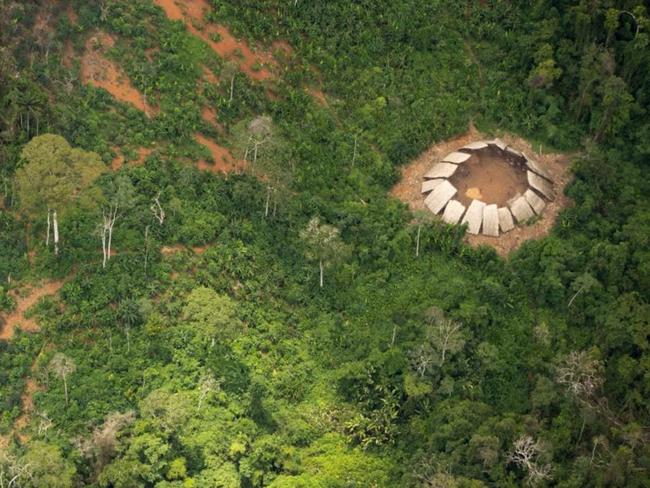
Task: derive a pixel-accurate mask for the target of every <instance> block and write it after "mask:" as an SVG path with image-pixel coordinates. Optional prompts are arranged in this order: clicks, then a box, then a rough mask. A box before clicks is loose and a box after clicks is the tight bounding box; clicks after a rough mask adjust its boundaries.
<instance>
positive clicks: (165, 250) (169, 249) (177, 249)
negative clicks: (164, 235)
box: [160, 244, 210, 256]
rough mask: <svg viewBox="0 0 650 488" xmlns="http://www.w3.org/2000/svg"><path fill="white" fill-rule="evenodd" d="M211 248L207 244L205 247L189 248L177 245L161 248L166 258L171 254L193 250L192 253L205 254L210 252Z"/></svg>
mask: <svg viewBox="0 0 650 488" xmlns="http://www.w3.org/2000/svg"><path fill="white" fill-rule="evenodd" d="M209 247H210V246H208V245H207V244H206V245H204V246H193V247H190V248H188V247H186V246H184V245H183V244H176V245H174V246H163V247H161V248H160V253H161V254H163V255H165V256H168V255H170V254H176V253H178V252H182V251H187V250H188V249H191V250H192V252H194V253H195V254H203V253H204V252H205V251H207V250H208V248H209Z"/></svg>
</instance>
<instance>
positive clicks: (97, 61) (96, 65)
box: [81, 32, 158, 116]
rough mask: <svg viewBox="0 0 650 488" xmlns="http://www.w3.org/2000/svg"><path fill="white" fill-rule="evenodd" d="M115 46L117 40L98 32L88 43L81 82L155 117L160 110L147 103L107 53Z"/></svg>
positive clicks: (83, 58)
mask: <svg viewBox="0 0 650 488" xmlns="http://www.w3.org/2000/svg"><path fill="white" fill-rule="evenodd" d="M114 45H115V40H114V39H113V38H112V37H111V36H110V35H108V34H106V33H104V32H97V33H96V34H95V35H93V36H90V37H89V38H88V40H87V41H86V48H85V51H84V55H83V57H82V58H81V81H82V83H84V84H89V83H92V84H93V85H94V86H96V87H98V88H103V89H104V90H106V91H107V92H108V93H110V94H111V95H112V96H113V97H114V98H116V99H118V100H119V101H121V102H124V103H128V104H130V105H132V106H134V107H135V108H137V109H138V110H140V111H142V112H144V113H145V114H147V115H148V116H151V115H155V114H156V113H157V111H158V109H157V108H156V107H155V106H152V105H150V104H148V103H146V102H145V98H144V97H143V95H142V94H141V93H140V92H139V91H138V90H136V89H135V88H134V87H133V85H132V84H131V80H129V78H128V76H127V75H126V73H125V72H124V70H122V68H121V67H120V66H119V65H118V64H116V63H115V62H113V61H112V60H110V59H107V58H106V56H105V53H106V51H107V50H108V49H110V48H111V47H113V46H114Z"/></svg>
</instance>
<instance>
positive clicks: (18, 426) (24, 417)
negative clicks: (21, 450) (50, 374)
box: [13, 378, 42, 443]
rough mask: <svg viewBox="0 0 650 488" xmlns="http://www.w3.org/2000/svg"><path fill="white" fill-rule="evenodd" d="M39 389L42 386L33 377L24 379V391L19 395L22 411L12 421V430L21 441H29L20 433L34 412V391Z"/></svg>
mask: <svg viewBox="0 0 650 488" xmlns="http://www.w3.org/2000/svg"><path fill="white" fill-rule="evenodd" d="M40 390H42V388H41V387H40V386H39V385H38V383H36V381H35V380H34V379H32V378H27V380H25V391H23V394H22V395H21V396H20V400H21V403H22V412H21V414H20V417H18V418H17V419H16V422H14V427H13V429H14V432H16V433H17V434H18V438H19V439H20V442H22V443H25V442H27V441H29V437H28V436H27V435H25V434H23V433H21V431H22V430H23V429H24V428H25V427H27V426H28V425H29V421H30V419H31V417H32V413H33V412H34V393H36V392H37V391H40Z"/></svg>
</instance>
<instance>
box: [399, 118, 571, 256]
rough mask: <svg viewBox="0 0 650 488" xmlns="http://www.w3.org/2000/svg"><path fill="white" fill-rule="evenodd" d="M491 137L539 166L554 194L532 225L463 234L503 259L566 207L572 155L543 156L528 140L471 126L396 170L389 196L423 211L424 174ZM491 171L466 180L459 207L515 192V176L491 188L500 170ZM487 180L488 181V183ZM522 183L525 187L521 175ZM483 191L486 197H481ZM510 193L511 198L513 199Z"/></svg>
mask: <svg viewBox="0 0 650 488" xmlns="http://www.w3.org/2000/svg"><path fill="white" fill-rule="evenodd" d="M494 137H499V138H500V139H501V140H502V141H504V142H505V143H506V144H508V145H510V146H511V147H513V148H515V149H517V150H519V151H522V152H524V153H526V154H527V155H528V156H530V157H532V158H533V159H535V160H536V161H537V162H538V163H539V164H540V165H542V166H543V167H544V169H545V170H546V171H547V172H548V173H549V175H550V176H551V178H552V179H553V182H554V190H555V194H556V197H555V199H554V200H553V201H551V202H547V205H546V208H545V209H544V212H543V215H542V216H541V217H539V218H538V219H536V221H535V223H534V224H533V225H524V226H517V227H515V229H514V230H511V231H510V232H508V233H506V234H500V235H499V237H489V236H484V235H471V234H467V235H466V237H465V239H466V241H467V242H468V243H469V244H470V245H472V246H479V245H487V246H491V247H493V248H494V249H495V250H496V252H497V253H498V254H499V255H501V256H507V255H508V254H509V253H510V252H512V251H513V250H515V249H517V248H518V247H519V246H521V245H522V244H523V243H524V242H525V241H527V240H530V239H539V238H541V237H544V236H545V235H547V234H548V233H549V232H550V231H551V229H552V228H553V225H554V224H555V219H556V218H557V216H558V214H559V213H560V211H561V210H562V209H563V208H565V207H567V206H568V205H569V204H570V200H569V199H568V197H567V196H566V195H565V194H564V188H565V186H566V185H567V184H568V183H569V181H570V180H571V173H570V170H569V166H570V161H571V156H572V155H570V154H558V153H546V152H544V151H543V148H541V147H539V146H536V147H535V148H533V146H532V145H531V144H530V143H529V142H528V141H526V140H524V139H522V138H519V137H516V136H514V135H511V134H507V133H498V134H483V133H481V132H479V131H478V130H476V128H475V127H474V126H470V128H469V130H468V131H467V132H466V133H465V134H462V135H459V136H457V137H454V138H452V139H448V140H445V141H440V142H439V143H436V144H433V145H432V146H430V147H429V148H428V149H427V150H426V151H424V152H423V153H422V154H420V155H419V156H418V157H417V158H415V159H414V160H413V161H411V162H410V163H409V164H407V165H405V166H403V167H402V168H401V169H400V173H401V178H400V180H399V182H398V183H397V184H396V185H395V186H394V187H393V188H392V189H391V191H390V194H391V195H392V196H394V197H395V198H397V199H399V200H401V201H402V202H404V203H406V204H407V205H408V206H409V208H410V210H411V211H416V210H425V209H426V207H425V205H424V198H425V196H424V195H423V194H422V182H423V181H424V174H425V173H427V172H428V171H429V170H430V169H431V167H432V166H433V164H434V163H435V162H438V161H440V160H442V158H444V157H445V156H446V155H447V154H449V153H451V152H454V151H456V150H458V149H459V148H461V147H463V146H465V145H467V144H470V143H472V142H475V141H481V140H489V139H493V138H494ZM467 162H470V161H467ZM463 164H466V163H463ZM505 164H507V163H505ZM461 166H462V165H461ZM493 168H495V170H494V173H493V174H492V176H491V177H490V176H487V177H481V176H478V175H477V176H476V178H477V179H476V180H472V179H468V180H467V185H465V187H464V188H459V191H458V194H457V195H456V197H455V198H457V199H459V200H461V202H462V203H463V204H465V203H466V202H468V201H471V199H472V198H478V199H481V198H480V197H479V195H478V193H481V196H482V197H484V198H485V200H483V201H487V199H488V195H489V196H490V197H491V199H492V198H495V199H496V198H505V197H507V198H506V200H507V199H508V198H510V197H509V196H508V195H509V194H510V192H511V191H514V193H516V191H517V190H516V188H519V186H518V185H519V184H520V183H519V182H520V180H519V179H518V178H517V177H516V176H513V179H512V180H509V179H505V180H504V181H505V182H506V183H505V185H502V186H503V188H501V187H499V188H493V187H494V186H499V183H498V182H499V179H498V176H499V174H498V171H500V170H498V169H496V168H497V166H493ZM513 172H514V168H513ZM472 178H474V177H472ZM490 179H492V182H490ZM450 181H451V182H452V184H454V185H455V184H456V183H457V182H455V181H454V178H453V177H452V178H451V179H450ZM472 181H474V182H472ZM523 181H524V184H525V173H524V180H523ZM459 186H460V185H459ZM524 188H525V186H524ZM483 192H485V193H486V194H485V195H483ZM514 193H513V195H511V196H514ZM489 203H499V202H498V201H496V200H495V201H494V202H489ZM434 218H438V217H434Z"/></svg>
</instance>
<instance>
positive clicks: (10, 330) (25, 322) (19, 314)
mask: <svg viewBox="0 0 650 488" xmlns="http://www.w3.org/2000/svg"><path fill="white" fill-rule="evenodd" d="M64 284H65V282H64V281H46V282H45V283H43V284H42V285H41V286H38V287H34V288H32V289H31V290H29V292H28V293H27V294H26V295H25V296H20V295H17V294H15V293H12V295H13V297H14V299H15V300H16V308H15V309H14V311H13V312H11V313H10V314H9V315H8V316H7V317H5V320H4V325H3V326H2V330H0V340H5V341H9V340H11V338H12V337H13V336H14V333H15V332H16V328H17V327H19V326H20V329H21V330H24V331H27V332H38V330H39V327H38V324H37V323H36V320H34V319H33V318H32V319H27V318H25V317H24V314H25V312H26V311H27V310H29V309H30V308H31V307H33V306H34V305H36V303H37V302H38V301H39V300H40V299H41V298H43V297H45V296H48V295H54V294H55V293H56V292H58V291H59V290H60V289H61V287H62V286H63V285H64Z"/></svg>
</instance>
